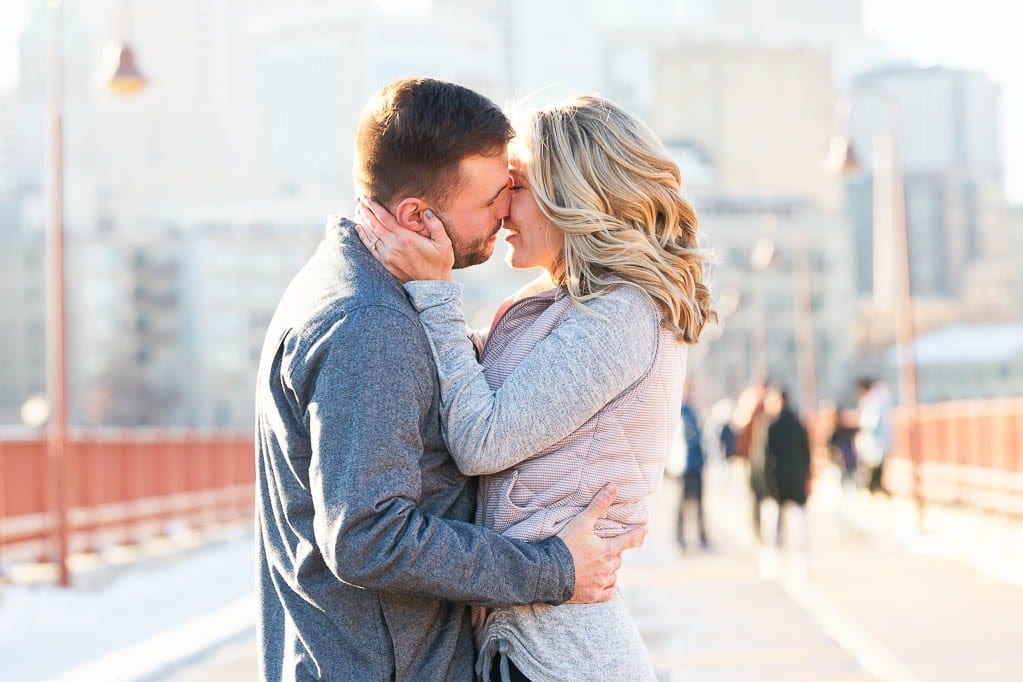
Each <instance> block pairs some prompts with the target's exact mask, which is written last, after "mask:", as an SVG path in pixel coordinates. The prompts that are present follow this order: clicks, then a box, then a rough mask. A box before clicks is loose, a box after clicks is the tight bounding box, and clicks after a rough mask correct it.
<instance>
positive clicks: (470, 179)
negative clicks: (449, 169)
mask: <svg viewBox="0 0 1023 682" xmlns="http://www.w3.org/2000/svg"><path fill="white" fill-rule="evenodd" d="M459 175H460V184H459V187H458V189H457V190H456V191H455V192H454V193H453V194H452V196H451V198H450V199H449V200H448V202H447V206H445V207H444V210H439V209H434V210H435V211H436V213H437V217H439V218H440V219H441V220H442V221H443V222H444V227H445V229H446V230H447V233H448V237H450V239H451V245H452V247H453V249H454V252H455V267H456V268H467V267H469V266H470V265H479V264H480V263H483V262H485V261H486V260H487V259H488V258H490V256H491V255H492V254H493V253H494V244H495V243H496V240H497V232H498V231H499V230H500V229H501V224H502V222H503V221H504V219H505V218H506V217H507V216H508V206H509V203H510V201H511V193H510V190H509V185H510V181H509V178H508V152H507V150H505V149H502V150H501V152H500V153H498V154H495V155H493V156H470V157H468V158H465V159H462V161H461V163H460V164H459Z"/></svg>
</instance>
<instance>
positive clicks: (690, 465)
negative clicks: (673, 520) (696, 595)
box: [676, 383, 709, 550]
mask: <svg viewBox="0 0 1023 682" xmlns="http://www.w3.org/2000/svg"><path fill="white" fill-rule="evenodd" d="M682 436H683V438H684V439H685V445H686V468H685V470H684V471H683V472H682V498H681V499H680V500H679V501H678V522H677V524H676V539H677V540H678V544H679V546H680V547H681V548H682V549H683V550H684V549H685V548H686V537H685V520H684V519H685V508H686V502H687V501H692V502H693V503H695V504H696V522H697V527H698V529H699V533H700V546H701V547H703V548H704V549H706V548H707V547H708V546H709V542H708V540H707V527H706V524H705V523H704V519H703V466H704V464H706V459H707V458H706V456H705V454H704V451H703V438H702V434H701V433H700V423H699V421H698V420H697V418H696V409H695V408H694V407H693V388H692V384H691V383H687V384H686V386H685V388H684V389H683V394H682Z"/></svg>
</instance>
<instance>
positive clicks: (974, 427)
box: [885, 398, 1023, 516]
mask: <svg viewBox="0 0 1023 682" xmlns="http://www.w3.org/2000/svg"><path fill="white" fill-rule="evenodd" d="M893 454H894V456H893V457H892V459H891V461H890V462H889V463H888V464H887V468H886V471H885V477H886V481H887V482H888V486H889V488H890V489H891V490H892V492H894V493H896V494H899V495H905V496H918V497H919V499H921V500H922V501H923V502H926V503H943V504H960V505H964V506H968V507H971V508H975V509H979V510H982V511H989V512H996V513H1000V514H1007V515H1010V516H1023V399H1018V398H1014V399H1006V400H974V401H962V402H949V403H939V404H934V405H921V406H919V407H917V408H916V409H915V415H914V413H912V412H910V411H907V410H896V413H895V448H894V453H893Z"/></svg>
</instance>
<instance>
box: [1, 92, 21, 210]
mask: <svg viewBox="0 0 1023 682" xmlns="http://www.w3.org/2000/svg"><path fill="white" fill-rule="evenodd" d="M14 104H15V99H14V94H13V93H7V92H0V202H2V201H7V200H12V199H13V194H14V191H15V186H16V184H17V175H16V172H15V168H16V163H17V162H16V159H17V138H16V132H15V131H16V127H17V119H16V118H15V106H14Z"/></svg>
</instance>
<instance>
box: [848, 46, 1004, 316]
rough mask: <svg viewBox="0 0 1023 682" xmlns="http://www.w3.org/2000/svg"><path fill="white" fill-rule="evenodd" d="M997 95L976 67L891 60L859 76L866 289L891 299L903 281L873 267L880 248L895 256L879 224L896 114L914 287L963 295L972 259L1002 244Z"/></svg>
mask: <svg viewBox="0 0 1023 682" xmlns="http://www.w3.org/2000/svg"><path fill="white" fill-rule="evenodd" d="M998 101H999V88H998V86H997V85H995V84H994V83H992V82H991V81H990V80H989V79H988V78H987V76H985V75H984V74H981V73H976V72H970V71H960V70H953V69H946V68H940V67H933V68H918V67H911V66H906V67H889V68H885V69H881V70H876V71H872V72H869V73H867V74H864V75H862V76H861V77H859V78H857V79H856V80H855V82H854V86H853V103H854V106H853V109H852V120H851V137H852V142H853V145H854V148H855V150H856V153H857V155H858V157H859V160H860V162H861V163H862V170H861V172H859V173H857V174H856V175H854V176H853V177H851V178H850V179H849V180H848V181H847V184H846V189H847V193H846V195H847V210H848V213H849V218H850V221H851V222H852V224H853V229H854V234H855V247H856V262H857V270H856V285H857V292H858V293H859V294H860V295H861V296H868V295H871V296H873V297H874V298H875V300H876V301H877V302H878V303H879V304H884V303H890V302H891V296H892V295H893V294H892V292H893V291H894V289H895V287H894V277H895V276H896V274H895V268H891V267H877V268H875V267H874V263H875V255H876V254H879V253H880V254H881V256H879V257H880V258H881V259H882V261H883V260H886V258H885V256H884V254H888V253H891V249H892V246H891V243H890V240H891V239H892V233H891V230H890V229H889V228H887V227H886V224H885V223H884V222H878V223H877V224H876V225H875V216H874V200H873V195H874V166H873V163H874V158H875V156H876V152H875V144H876V141H877V139H878V135H879V134H885V133H887V132H889V131H890V129H891V125H892V123H894V124H895V126H896V131H897V139H898V150H897V153H898V157H899V165H900V167H901V168H902V170H903V175H904V187H905V207H906V220H907V226H908V231H909V241H910V250H911V275H912V287H913V296H914V297H917V298H947V299H954V298H958V297H959V296H961V295H962V293H963V289H964V278H965V276H966V273H967V270H968V267H969V266H970V265H971V264H972V263H974V262H977V261H979V260H982V259H984V258H985V257H987V256H990V255H994V253H996V252H997V248H998V247H997V244H999V243H1000V242H1001V241H1003V240H1004V237H1003V235H1002V234H1001V230H1003V229H1004V221H1002V220H1000V218H999V216H1000V214H1001V213H1002V211H1003V209H1004V203H1005V199H1004V196H1005V195H1004V169H1003V158H1002V145H1001V134H1000V129H1001V124H1000V119H999V107H998ZM893 112H895V113H897V117H896V120H895V121H892V120H891V119H892V118H893V116H894V115H895V114H893ZM879 239H880V240H883V241H880V242H879V241H878V240H879ZM878 262H879V263H880V262H881V261H878Z"/></svg>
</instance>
